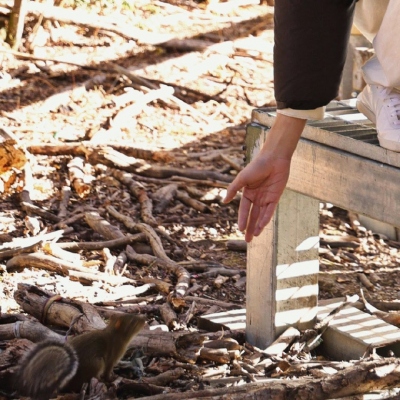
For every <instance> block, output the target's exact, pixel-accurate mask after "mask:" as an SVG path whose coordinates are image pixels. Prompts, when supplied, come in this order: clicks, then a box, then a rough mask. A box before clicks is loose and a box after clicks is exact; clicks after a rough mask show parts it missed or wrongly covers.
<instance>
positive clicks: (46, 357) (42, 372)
mask: <svg viewBox="0 0 400 400" xmlns="http://www.w3.org/2000/svg"><path fill="white" fill-rule="evenodd" d="M77 368H78V357H77V355H76V353H75V350H74V349H73V348H72V347H71V346H70V345H68V344H67V343H63V342H58V341H55V340H51V341H44V342H41V343H39V344H38V345H36V346H35V347H34V348H33V349H32V350H31V351H30V352H28V353H27V354H26V356H25V357H23V359H22V360H21V363H20V368H19V371H18V373H17V377H16V387H15V389H16V391H17V392H18V393H19V394H20V395H22V396H29V397H32V398H36V399H46V398H50V397H51V396H52V395H53V394H54V393H55V392H56V391H57V390H59V389H62V388H63V387H64V386H65V385H66V384H67V383H68V382H69V381H70V380H71V379H72V377H73V376H74V375H75V373H76V370H77Z"/></svg>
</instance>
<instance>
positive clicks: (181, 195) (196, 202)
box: [176, 190, 211, 213]
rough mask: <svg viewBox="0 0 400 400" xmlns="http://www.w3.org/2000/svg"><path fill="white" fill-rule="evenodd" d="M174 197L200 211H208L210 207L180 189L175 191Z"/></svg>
mask: <svg viewBox="0 0 400 400" xmlns="http://www.w3.org/2000/svg"><path fill="white" fill-rule="evenodd" d="M176 198H177V199H178V200H179V201H181V202H182V203H183V204H186V205H187V206H190V207H192V208H193V209H195V210H197V211H200V212H202V213H210V212H211V208H210V207H208V206H207V205H206V204H204V203H202V202H201V201H199V200H196V199H193V198H192V197H190V196H189V195H188V194H187V193H186V192H184V191H182V190H178V191H177V192H176Z"/></svg>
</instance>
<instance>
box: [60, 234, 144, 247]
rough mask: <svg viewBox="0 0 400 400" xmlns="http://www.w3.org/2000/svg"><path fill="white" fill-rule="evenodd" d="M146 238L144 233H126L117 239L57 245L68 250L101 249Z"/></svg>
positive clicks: (124, 244)
mask: <svg viewBox="0 0 400 400" xmlns="http://www.w3.org/2000/svg"><path fill="white" fill-rule="evenodd" d="M145 239H146V235H144V234H142V233H138V234H136V235H127V236H124V237H120V238H118V239H112V240H107V241H104V242H80V243H77V242H69V243H58V246H59V247H60V248H62V249H65V250H69V251H79V250H102V249H103V248H104V247H108V248H109V249H111V248H113V247H121V246H126V245H127V244H132V243H134V242H142V241H144V240H145Z"/></svg>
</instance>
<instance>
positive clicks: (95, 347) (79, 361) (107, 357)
mask: <svg viewBox="0 0 400 400" xmlns="http://www.w3.org/2000/svg"><path fill="white" fill-rule="evenodd" d="M144 323H145V318H144V317H143V316H140V315H132V314H114V315H112V316H111V318H110V322H109V324H108V325H107V326H106V328H104V329H102V330H96V331H90V332H86V333H83V334H82V335H79V336H75V337H73V338H71V339H70V340H68V342H65V343H63V342H59V341H55V340H51V341H44V342H41V343H39V344H38V345H36V346H35V347H34V348H33V349H32V350H31V351H30V352H29V353H28V354H27V355H26V356H25V357H24V358H23V359H22V361H21V366H20V368H19V371H18V374H17V379H16V389H17V391H18V393H19V394H20V395H23V396H29V397H32V398H35V399H48V398H50V397H51V396H52V395H53V394H54V393H55V392H56V391H57V390H60V389H63V390H65V391H73V392H79V391H80V389H81V387H82V385H83V384H84V383H85V382H89V381H90V379H91V378H97V379H100V378H102V379H103V380H106V381H109V380H110V379H111V377H112V372H113V368H114V366H115V365H116V364H117V363H118V361H119V360H120V359H121V358H122V357H123V355H124V354H125V351H126V349H127V347H128V345H129V342H130V341H131V339H132V338H133V336H135V335H136V334H137V333H138V332H139V331H140V330H141V329H142V328H143V326H144Z"/></svg>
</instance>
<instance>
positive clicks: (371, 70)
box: [354, 0, 400, 88]
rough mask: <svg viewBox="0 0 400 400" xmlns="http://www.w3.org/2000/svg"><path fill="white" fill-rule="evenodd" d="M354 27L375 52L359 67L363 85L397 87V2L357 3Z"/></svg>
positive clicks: (399, 78) (399, 76) (399, 10)
mask: <svg viewBox="0 0 400 400" xmlns="http://www.w3.org/2000/svg"><path fill="white" fill-rule="evenodd" d="M354 24H355V25H356V26H357V28H358V29H359V30H360V32H361V33H362V34H363V35H364V36H365V37H366V38H367V39H368V40H370V41H372V42H373V46H374V49H375V56H374V57H372V58H371V59H370V60H369V61H367V62H366V63H365V65H364V66H363V72H364V78H365V80H366V82H367V83H368V84H378V85H381V86H385V87H392V88H393V87H400V68H399V66H400V1H399V0H360V1H359V2H358V3H357V5H356V12H355V16H354Z"/></svg>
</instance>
